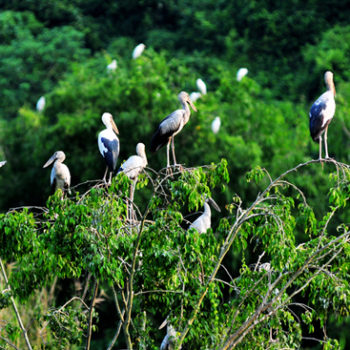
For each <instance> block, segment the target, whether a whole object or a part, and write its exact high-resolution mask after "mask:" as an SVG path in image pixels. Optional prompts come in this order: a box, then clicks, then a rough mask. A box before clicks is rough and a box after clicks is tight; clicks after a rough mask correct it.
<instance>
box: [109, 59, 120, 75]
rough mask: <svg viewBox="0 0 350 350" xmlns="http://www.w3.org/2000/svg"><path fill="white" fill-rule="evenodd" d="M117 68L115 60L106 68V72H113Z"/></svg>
mask: <svg viewBox="0 0 350 350" xmlns="http://www.w3.org/2000/svg"><path fill="white" fill-rule="evenodd" d="M117 67H118V64H117V60H113V61H112V62H111V63H110V64H109V65H108V66H107V70H108V71H110V72H114V71H115V70H116V69H117Z"/></svg>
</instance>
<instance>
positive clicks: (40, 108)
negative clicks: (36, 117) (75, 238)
mask: <svg viewBox="0 0 350 350" xmlns="http://www.w3.org/2000/svg"><path fill="white" fill-rule="evenodd" d="M45 103H46V100H45V96H41V97H40V98H39V100H38V102H37V103H36V110H37V111H38V112H42V111H43V110H44V108H45Z"/></svg>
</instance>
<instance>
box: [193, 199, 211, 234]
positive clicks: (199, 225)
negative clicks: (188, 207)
mask: <svg viewBox="0 0 350 350" xmlns="http://www.w3.org/2000/svg"><path fill="white" fill-rule="evenodd" d="M210 227H211V210H210V207H209V204H208V203H206V202H205V203H204V213H203V214H202V215H201V216H200V217H198V218H197V219H196V220H195V221H193V222H192V224H191V225H190V227H189V228H188V229H191V228H194V229H196V230H197V231H198V232H199V233H205V232H207V230H208V229H209V228H210Z"/></svg>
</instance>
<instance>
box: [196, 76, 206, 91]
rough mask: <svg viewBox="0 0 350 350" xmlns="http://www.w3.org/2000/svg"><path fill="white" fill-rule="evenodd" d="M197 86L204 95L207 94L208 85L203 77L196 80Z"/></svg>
mask: <svg viewBox="0 0 350 350" xmlns="http://www.w3.org/2000/svg"><path fill="white" fill-rule="evenodd" d="M196 84H197V88H198V90H199V91H200V93H201V94H202V95H206V94H207V86H206V85H205V82H204V81H203V80H202V79H197V80H196Z"/></svg>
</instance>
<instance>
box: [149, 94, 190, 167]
mask: <svg viewBox="0 0 350 350" xmlns="http://www.w3.org/2000/svg"><path fill="white" fill-rule="evenodd" d="M178 98H179V101H180V102H181V104H182V109H177V110H176V111H174V112H173V113H171V114H169V115H168V116H167V117H166V118H165V119H163V120H162V121H161V123H160V124H159V127H158V130H157V131H156V132H155V134H154V135H153V137H152V140H151V152H156V151H158V150H159V149H160V148H161V147H163V146H164V145H165V144H167V167H168V168H169V167H170V159H169V158H170V157H169V147H170V142H172V144H171V147H172V153H173V160H174V165H176V158H175V145H174V137H175V135H177V134H178V133H179V132H180V131H181V130H182V128H183V127H184V126H185V124H187V122H188V121H189V119H190V115H191V111H190V108H189V106H188V104H189V105H190V106H191V108H192V109H193V110H194V111H195V112H197V109H196V107H195V106H194V104H193V103H192V101H191V99H190V97H189V96H188V93H187V92H185V91H181V92H180V94H179V95H178Z"/></svg>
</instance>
